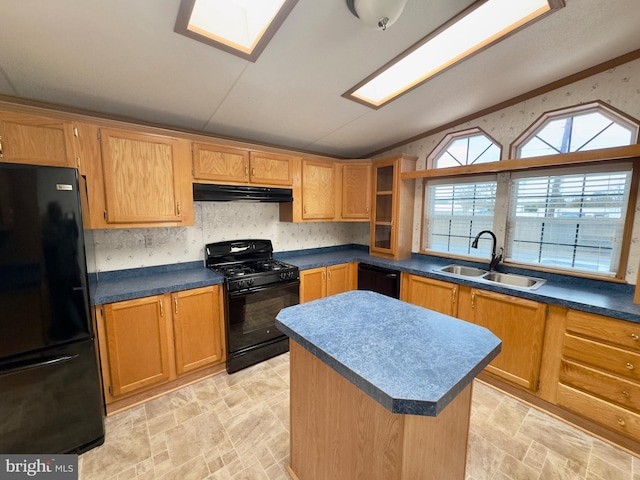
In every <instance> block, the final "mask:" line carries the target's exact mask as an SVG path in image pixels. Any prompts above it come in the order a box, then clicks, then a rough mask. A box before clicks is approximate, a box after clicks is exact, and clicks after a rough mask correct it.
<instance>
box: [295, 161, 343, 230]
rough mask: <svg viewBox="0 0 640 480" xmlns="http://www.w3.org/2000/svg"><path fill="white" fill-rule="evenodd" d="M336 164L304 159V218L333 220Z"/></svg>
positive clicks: (334, 213) (334, 214)
mask: <svg viewBox="0 0 640 480" xmlns="http://www.w3.org/2000/svg"><path fill="white" fill-rule="evenodd" d="M335 176H336V174H335V164H334V163H333V162H323V161H319V160H311V159H303V160H302V219H303V220H332V219H334V218H335V216H336V212H335V210H336V209H335V206H336V196H335V192H336V189H335V184H336V182H335Z"/></svg>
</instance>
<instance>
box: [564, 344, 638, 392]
mask: <svg viewBox="0 0 640 480" xmlns="http://www.w3.org/2000/svg"><path fill="white" fill-rule="evenodd" d="M562 355H563V356H564V357H567V358H572V359H574V360H578V361H580V362H582V363H586V364H587V365H592V366H594V367H597V368H599V369H602V370H606V371H608V372H611V373H615V374H617V375H621V376H623V377H625V378H630V379H632V380H636V381H640V354H638V353H635V352H632V351H630V350H625V349H623V348H618V347H613V346H610V345H605V344H603V343H599V342H595V341H593V340H588V339H586V338H579V337H575V336H573V335H570V334H565V336H564V347H563V349H562Z"/></svg>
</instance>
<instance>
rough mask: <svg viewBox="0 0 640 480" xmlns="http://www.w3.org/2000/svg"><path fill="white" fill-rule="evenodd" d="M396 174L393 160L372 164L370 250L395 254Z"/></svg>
mask: <svg viewBox="0 0 640 480" xmlns="http://www.w3.org/2000/svg"><path fill="white" fill-rule="evenodd" d="M396 175H397V166H396V163H395V162H394V161H386V162H380V163H378V164H374V166H373V202H374V204H373V212H372V215H373V216H372V218H371V243H370V249H371V252H378V253H382V254H386V255H390V256H393V255H395V251H396V248H395V245H396V243H397V242H396V238H397V235H396V228H397V226H396V225H394V221H395V220H396V219H395V211H396V187H395V185H396Z"/></svg>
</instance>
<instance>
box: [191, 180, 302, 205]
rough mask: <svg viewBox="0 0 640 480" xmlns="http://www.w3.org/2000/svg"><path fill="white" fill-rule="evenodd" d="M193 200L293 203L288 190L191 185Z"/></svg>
mask: <svg viewBox="0 0 640 480" xmlns="http://www.w3.org/2000/svg"><path fill="white" fill-rule="evenodd" d="M193 200H194V201H196V202H198V201H200V202H272V203H281V202H293V192H292V190H291V189H290V188H273V187H250V186H245V185H214V184H209V183H194V184H193Z"/></svg>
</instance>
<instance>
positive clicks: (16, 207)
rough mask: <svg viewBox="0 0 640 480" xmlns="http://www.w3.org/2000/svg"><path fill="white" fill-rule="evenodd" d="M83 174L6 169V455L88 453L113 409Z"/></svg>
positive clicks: (0, 307) (0, 183)
mask: <svg viewBox="0 0 640 480" xmlns="http://www.w3.org/2000/svg"><path fill="white" fill-rule="evenodd" d="M85 255H86V254H85V244H84V234H83V229H82V214H81V208H80V195H79V191H78V174H77V171H76V170H75V169H72V168H59V167H40V166H33V165H17V164H6V163H4V164H3V163H0V453H23V454H24V453H32V454H56V453H82V452H84V451H86V450H88V449H90V448H92V447H94V446H97V445H100V444H101V443H103V441H104V422H103V418H104V406H103V402H102V390H101V384H100V377H99V372H98V363H97V356H96V349H95V344H94V342H95V338H94V331H93V328H92V322H91V316H90V313H89V291H88V279H87V266H86V259H85Z"/></svg>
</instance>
